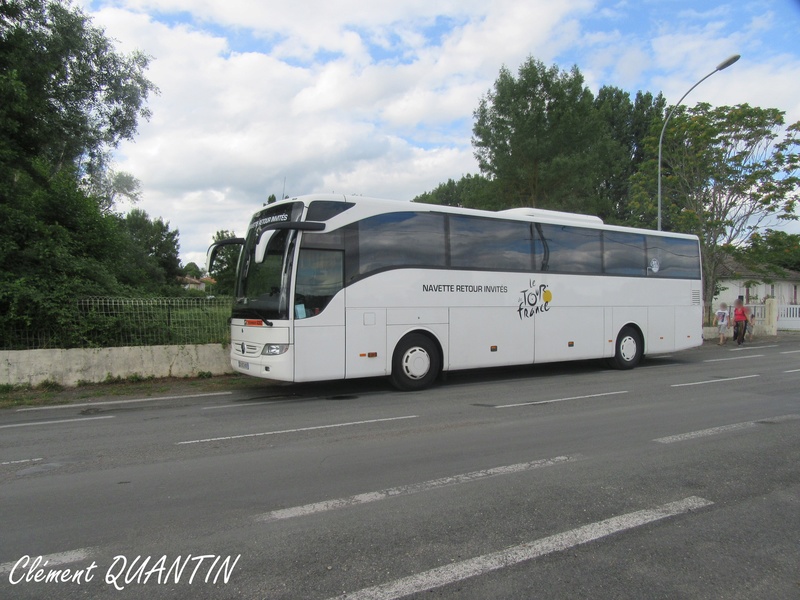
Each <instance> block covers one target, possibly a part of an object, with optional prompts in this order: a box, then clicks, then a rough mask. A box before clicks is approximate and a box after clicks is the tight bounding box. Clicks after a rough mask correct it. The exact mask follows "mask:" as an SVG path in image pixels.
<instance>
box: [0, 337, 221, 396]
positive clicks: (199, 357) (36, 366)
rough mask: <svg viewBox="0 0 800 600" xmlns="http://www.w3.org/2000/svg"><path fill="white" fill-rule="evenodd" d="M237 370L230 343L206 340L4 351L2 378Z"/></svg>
mask: <svg viewBox="0 0 800 600" xmlns="http://www.w3.org/2000/svg"><path fill="white" fill-rule="evenodd" d="M203 371H205V372H210V373H211V374H213V375H222V374H224V373H230V372H232V369H231V365H230V348H229V347H223V346H222V345H221V344H204V345H201V346H132V347H126V348H92V349H81V348H73V349H70V350H5V351H0V384H12V385H25V384H28V385H38V384H40V383H42V382H43V381H55V382H57V383H60V384H61V385H65V386H73V385H77V384H78V382H79V381H87V382H93V383H97V382H101V381H104V380H105V379H106V378H107V377H109V376H111V377H122V378H123V379H124V378H126V377H129V376H131V375H140V376H142V377H149V376H151V375H152V376H154V377H185V376H190V377H192V376H196V375H197V374H198V373H200V372H203Z"/></svg>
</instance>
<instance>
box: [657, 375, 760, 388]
mask: <svg viewBox="0 0 800 600" xmlns="http://www.w3.org/2000/svg"><path fill="white" fill-rule="evenodd" d="M752 377H761V376H760V375H742V376H741V377H723V378H722V379H708V380H706V381H693V382H692V383H673V384H672V385H671V386H670V387H686V386H689V385H705V384H707V383H723V382H725V381H737V380H738V379H750V378H752Z"/></svg>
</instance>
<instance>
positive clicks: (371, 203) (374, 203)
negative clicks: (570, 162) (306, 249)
mask: <svg viewBox="0 0 800 600" xmlns="http://www.w3.org/2000/svg"><path fill="white" fill-rule="evenodd" d="M314 201H323V202H351V203H353V204H355V205H357V206H360V207H361V208H362V209H365V210H363V211H359V213H360V214H359V215H358V217H357V218H358V219H362V218H366V217H368V216H373V215H376V214H382V213H386V212H402V211H408V210H413V211H419V212H443V213H449V214H460V215H471V216H476V217H484V218H487V217H488V218H494V219H512V220H519V221H533V222H537V223H550V224H554V225H569V226H573V227H588V228H591V229H603V230H607V231H625V232H630V233H641V234H646V235H661V236H665V237H676V238H686V239H693V240H696V239H698V237H697V236H696V235H692V234H686V233H675V232H668V231H656V230H653V229H641V228H636V227H626V226H621V225H608V224H606V223H604V222H603V220H602V219H601V218H600V217H597V216H593V215H583V214H579V213H569V212H562V211H557V210H545V209H542V208H532V207H520V208H510V209H505V210H499V211H491V210H482V209H477V208H462V207H459V206H447V205H444V204H425V203H422V202H409V201H404V200H388V199H385V198H373V197H369V196H356V195H347V194H308V195H303V196H296V197H294V198H286V199H284V200H279V201H278V202H276V203H275V205H280V204H282V203H289V202H303V203H304V204H306V205H308V204H310V203H311V202H314ZM270 206H273V205H270ZM261 210H264V209H263V208H262V209H261ZM349 212H350V211H348V213H349ZM346 215H347V213H343V214H342V215H341V216H340V217H339V218H342V217H344V218H345V219H347V216H346ZM353 216H355V215H353Z"/></svg>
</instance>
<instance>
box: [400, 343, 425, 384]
mask: <svg viewBox="0 0 800 600" xmlns="http://www.w3.org/2000/svg"><path fill="white" fill-rule="evenodd" d="M430 370H431V357H430V354H428V352H427V351H426V350H425V348H420V347H419V346H414V347H413V348H409V349H408V350H407V351H406V353H405V354H404V355H403V373H404V374H405V375H406V377H408V378H409V379H415V380H416V379H422V378H423V377H425V375H427V374H428V372H429V371H430Z"/></svg>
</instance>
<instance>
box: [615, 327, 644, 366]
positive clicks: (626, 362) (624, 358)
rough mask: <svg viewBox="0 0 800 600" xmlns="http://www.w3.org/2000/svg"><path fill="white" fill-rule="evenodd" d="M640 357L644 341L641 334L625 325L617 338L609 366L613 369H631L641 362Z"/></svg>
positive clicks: (642, 352)
mask: <svg viewBox="0 0 800 600" xmlns="http://www.w3.org/2000/svg"><path fill="white" fill-rule="evenodd" d="M642 356H644V341H643V340H642V336H641V334H640V333H639V331H638V330H637V329H636V328H634V327H631V326H630V325H626V326H625V327H623V328H622V329H621V330H620V332H619V335H618V336H617V344H616V346H615V349H614V358H612V359H611V361H610V362H611V366H612V367H614V368H615V369H632V368H634V367H635V366H636V365H638V364H639V363H640V362H641V361H642Z"/></svg>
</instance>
